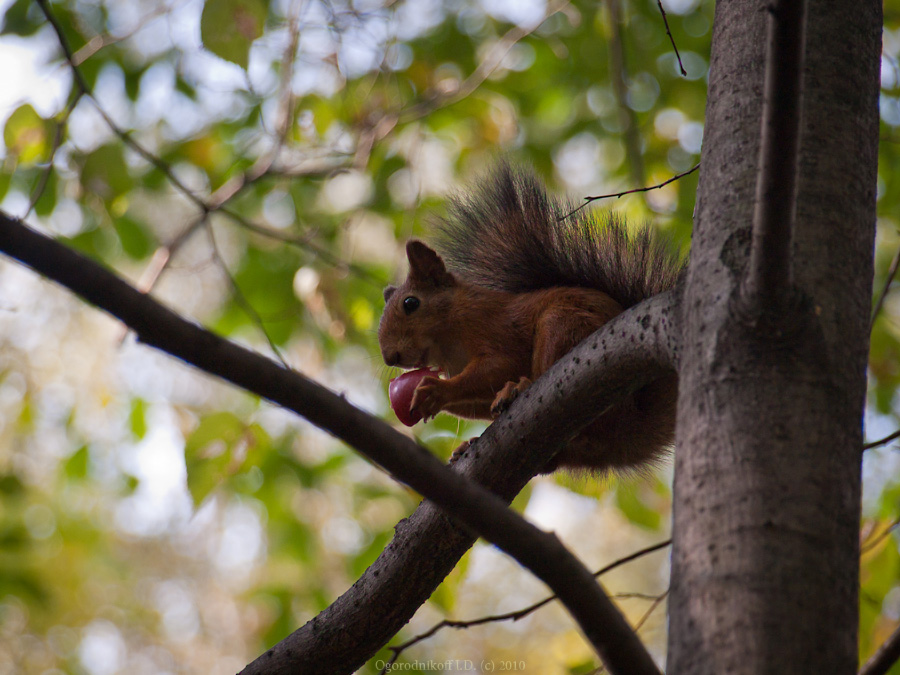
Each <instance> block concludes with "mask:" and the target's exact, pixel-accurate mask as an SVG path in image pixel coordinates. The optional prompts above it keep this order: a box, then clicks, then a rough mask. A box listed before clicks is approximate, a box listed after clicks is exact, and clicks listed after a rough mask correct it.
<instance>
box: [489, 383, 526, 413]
mask: <svg viewBox="0 0 900 675" xmlns="http://www.w3.org/2000/svg"><path fill="white" fill-rule="evenodd" d="M530 386H531V380H529V379H528V378H527V377H524V376H523V377H520V378H519V381H518V382H507V383H506V384H505V385H504V387H503V389H501V390H500V392H499V393H498V394H497V396H496V397H495V398H494V402H493V403H491V416H492V417H499V416H500V415H502V414H503V413H505V412H506V411H507V410H509V406H511V405H512V404H513V401H515V400H516V399H517V398H518V397H519V394H521V393H522V392H523V391H525V390H526V389H528V387H530Z"/></svg>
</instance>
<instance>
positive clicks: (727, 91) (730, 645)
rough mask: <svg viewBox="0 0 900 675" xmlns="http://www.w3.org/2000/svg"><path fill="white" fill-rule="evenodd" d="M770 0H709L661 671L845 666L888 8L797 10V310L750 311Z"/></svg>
mask: <svg viewBox="0 0 900 675" xmlns="http://www.w3.org/2000/svg"><path fill="white" fill-rule="evenodd" d="M768 5H769V2H768V1H767V0H732V1H731V2H727V3H719V4H718V5H717V8H716V18H715V24H714V25H715V28H714V35H713V50H712V58H711V63H710V85H709V99H708V104H707V116H706V130H705V138H704V146H703V157H702V165H703V169H702V174H701V179H700V187H699V193H698V205H697V210H696V219H695V223H694V237H693V243H692V251H691V269H690V272H689V275H688V279H687V285H686V289H685V292H686V295H685V300H684V307H685V315H684V326H683V329H684V330H683V333H682V336H683V340H682V349H681V369H680V373H681V381H680V382H681V387H680V396H681V398H680V401H679V417H678V438H677V442H676V445H677V448H678V451H677V453H676V466H675V499H674V512H675V514H674V547H673V559H672V592H671V596H670V600H669V613H670V634H669V664H668V669H667V671H668V672H669V673H670V674H672V675H676V674H677V675H685V674H693V673H776V672H777V673H785V674H790V673H798V674H800V673H804V674H806V673H820V672H822V673H824V672H827V673H853V672H855V671H856V660H857V640H856V631H857V621H858V619H857V587H858V550H857V548H858V525H859V497H860V494H859V464H860V448H861V446H862V433H861V432H862V430H861V419H862V408H863V402H864V395H865V365H866V354H867V347H868V337H867V331H868V314H869V305H870V298H871V280H872V245H873V237H874V223H875V179H876V167H877V154H876V150H877V142H878V108H877V100H878V99H877V97H878V66H879V58H880V46H881V6H880V3H878V2H877V1H876V0H864V1H859V0H852V1H851V0H841V1H840V2H837V1H835V0H830V1H825V0H815V1H810V2H809V3H808V10H807V17H808V18H807V28H806V36H807V44H806V62H805V69H804V73H805V75H804V93H803V96H804V102H803V122H802V135H801V141H800V158H801V159H800V171H799V177H798V197H797V200H798V201H797V214H796V229H795V231H794V233H793V246H792V268H793V279H794V283H795V289H796V291H797V292H796V293H795V294H794V295H793V296H791V297H790V298H785V302H784V305H783V306H785V307H789V308H790V309H789V311H781V312H775V313H769V314H757V315H748V314H746V313H741V311H739V310H740V308H741V303H740V302H739V301H738V293H737V291H738V289H739V286H740V283H741V280H742V279H743V277H744V274H745V272H746V270H747V262H748V251H749V246H750V227H751V220H752V212H753V206H754V191H755V187H756V172H757V164H758V156H759V132H760V116H761V106H762V101H761V97H762V91H763V72H764V47H765V35H766V29H765V27H766V13H767V7H768Z"/></svg>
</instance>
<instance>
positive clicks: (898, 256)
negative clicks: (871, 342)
mask: <svg viewBox="0 0 900 675" xmlns="http://www.w3.org/2000/svg"><path fill="white" fill-rule="evenodd" d="M898 266H900V247H898V248H897V251H896V253H894V258H893V259H892V260H891V264H890V266H889V267H888V273H887V277H885V280H884V286H883V287H882V289H881V293H879V294H878V301H877V302H876V303H875V308H874V309H873V310H872V318H871V320H870V321H869V332H870V333H871V332H872V327H873V326H874V325H875V319H877V318H878V314H879V313H880V312H881V307H882V305H884V299H885V298H886V297H887V294H888V290H890V288H891V284H892V283H894V277H895V276H897V267H898Z"/></svg>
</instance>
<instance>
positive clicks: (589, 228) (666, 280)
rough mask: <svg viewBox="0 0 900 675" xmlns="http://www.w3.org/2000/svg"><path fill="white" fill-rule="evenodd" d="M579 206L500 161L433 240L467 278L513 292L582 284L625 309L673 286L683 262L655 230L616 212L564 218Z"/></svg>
mask: <svg viewBox="0 0 900 675" xmlns="http://www.w3.org/2000/svg"><path fill="white" fill-rule="evenodd" d="M574 209H575V206H573V205H572V204H571V203H569V202H566V201H564V200H559V199H555V198H553V197H551V196H549V195H548V194H547V190H546V189H545V187H544V186H543V184H542V183H541V182H540V180H538V179H537V178H536V177H535V176H534V174H533V173H531V172H530V171H527V170H523V169H514V168H512V167H510V166H509V165H508V164H506V163H503V164H500V165H499V166H498V167H497V168H495V169H494V171H493V172H491V173H490V174H489V175H488V176H486V178H485V179H484V180H483V181H481V182H480V184H479V185H477V186H475V187H474V190H473V191H472V193H471V194H468V195H463V196H458V197H456V198H454V199H451V200H450V203H449V206H448V213H447V216H446V217H445V218H444V219H443V220H442V221H441V222H440V223H439V224H438V230H439V238H438V241H437V242H436V244H437V247H438V249H439V251H440V253H441V255H442V256H443V258H444V261H445V262H446V264H447V266H448V268H449V269H450V270H451V271H452V272H454V273H455V274H457V275H459V276H460V277H461V278H462V279H464V280H466V281H468V282H470V283H474V284H477V285H480V286H486V287H489V288H495V289H499V290H505V291H510V292H513V293H521V292H524V291H531V290H537V289H541V288H550V287H553V286H582V287H588V288H595V289H598V290H601V291H603V292H604V293H606V294H607V295H609V296H610V297H612V298H613V299H614V300H616V301H617V302H618V303H619V304H620V305H622V306H623V307H626V308H627V307H631V306H632V305H635V304H637V303H638V302H640V301H641V300H643V299H644V298H647V297H649V296H651V295H655V294H657V293H660V292H662V291H665V290H667V289H669V288H671V287H672V286H673V285H674V284H675V281H676V279H677V278H678V275H679V273H680V272H681V270H682V269H683V267H684V263H683V261H682V260H681V259H680V257H679V256H678V254H677V252H675V251H674V249H673V248H672V247H671V246H670V245H669V244H668V243H667V242H666V241H664V240H661V239H660V238H658V237H656V236H655V235H654V233H653V231H652V229H650V228H649V227H646V226H645V227H641V228H639V229H637V230H634V231H629V230H628V228H627V227H626V225H625V223H624V222H623V221H622V220H621V219H620V218H619V217H618V216H616V215H615V214H613V213H606V214H592V213H587V212H586V211H584V210H582V211H579V212H578V213H575V214H573V215H570V216H568V217H566V216H567V214H569V213H571V212H572V211H573V210H574Z"/></svg>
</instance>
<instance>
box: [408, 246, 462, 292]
mask: <svg viewBox="0 0 900 675" xmlns="http://www.w3.org/2000/svg"><path fill="white" fill-rule="evenodd" d="M406 257H407V258H408V259H409V277H410V279H412V280H413V281H415V282H418V283H424V284H430V285H433V286H452V285H453V284H454V283H455V282H454V280H453V275H452V274H450V272H448V271H447V268H446V267H445V266H444V261H443V260H441V256H439V255H438V254H437V253H435V252H434V250H433V249H432V248H430V247H429V246H428V245H427V244H425V243H423V242H421V241H419V240H417V239H410V240H409V241H408V242H407V243H406Z"/></svg>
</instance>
